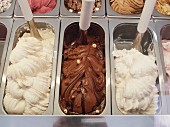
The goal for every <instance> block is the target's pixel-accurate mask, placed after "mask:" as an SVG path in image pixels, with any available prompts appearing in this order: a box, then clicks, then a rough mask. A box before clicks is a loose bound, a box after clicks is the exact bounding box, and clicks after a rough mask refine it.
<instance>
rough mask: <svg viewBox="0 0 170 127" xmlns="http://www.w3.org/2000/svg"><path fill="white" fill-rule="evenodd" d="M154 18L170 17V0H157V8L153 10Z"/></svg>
mask: <svg viewBox="0 0 170 127" xmlns="http://www.w3.org/2000/svg"><path fill="white" fill-rule="evenodd" d="M153 18H157V19H170V1H169V0H157V2H156V5H155V9H154V11H153Z"/></svg>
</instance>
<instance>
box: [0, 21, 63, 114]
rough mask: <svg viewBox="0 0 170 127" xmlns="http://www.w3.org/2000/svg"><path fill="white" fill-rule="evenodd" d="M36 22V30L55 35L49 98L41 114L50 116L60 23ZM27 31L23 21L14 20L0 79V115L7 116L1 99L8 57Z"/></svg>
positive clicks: (4, 86) (4, 87) (2, 97)
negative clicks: (45, 30) (51, 31)
mask: <svg viewBox="0 0 170 127" xmlns="http://www.w3.org/2000/svg"><path fill="white" fill-rule="evenodd" d="M35 21H36V22H37V27H38V28H49V29H52V30H53V31H54V33H55V41H54V51H53V66H52V72H51V88H50V89H51V91H50V98H49V105H48V108H47V110H46V111H45V112H44V113H43V115H52V113H53V101H54V92H55V89H54V88H55V76H56V66H57V55H58V54H57V53H58V39H59V29H60V21H59V20H58V19H43V18H41V19H35ZM26 31H28V24H27V23H26V21H25V20H24V19H16V20H15V22H14V25H13V29H12V34H11V39H10V42H9V48H8V53H7V57H6V61H5V66H4V72H3V78H2V83H1V86H2V89H1V92H0V107H1V108H0V114H7V113H6V111H5V109H4V105H3V99H4V95H5V89H6V82H7V77H6V76H7V68H8V65H9V57H10V54H11V51H12V49H13V48H14V47H15V45H16V43H17V42H18V38H19V37H21V36H22V35H23V33H25V32H26Z"/></svg>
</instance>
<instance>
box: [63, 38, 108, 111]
mask: <svg viewBox="0 0 170 127" xmlns="http://www.w3.org/2000/svg"><path fill="white" fill-rule="evenodd" d="M87 42H88V44H87V45H83V44H81V45H78V46H71V45H64V52H63V63H62V77H61V80H62V81H61V87H60V107H61V109H62V111H63V112H64V113H65V114H100V113H101V112H102V111H103V109H104V106H105V84H106V78H105V73H106V71H105V56H104V45H101V44H100V42H99V37H89V36H88V38H87Z"/></svg>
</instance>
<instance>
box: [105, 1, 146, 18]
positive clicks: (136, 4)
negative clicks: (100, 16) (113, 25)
mask: <svg viewBox="0 0 170 127" xmlns="http://www.w3.org/2000/svg"><path fill="white" fill-rule="evenodd" d="M143 6H144V0H121V1H120V0H106V11H107V17H110V18H111V17H112V18H114V17H117V18H140V15H141V13H142V9H143Z"/></svg>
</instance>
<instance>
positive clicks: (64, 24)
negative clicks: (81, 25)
mask: <svg viewBox="0 0 170 127" xmlns="http://www.w3.org/2000/svg"><path fill="white" fill-rule="evenodd" d="M61 22H62V24H61V30H62V31H61V33H60V45H59V56H58V66H57V77H56V90H55V100H54V115H64V113H63V112H62V110H61V108H60V105H59V97H60V95H59V94H60V87H61V86H60V84H61V79H60V78H61V67H62V52H63V45H64V42H63V41H64V32H65V29H66V28H67V26H69V25H71V24H73V23H75V22H77V23H78V22H79V19H76V18H75V19H74V18H70V19H69V18H63V19H62V21H61ZM91 22H92V23H96V24H98V25H99V26H101V27H102V29H103V31H104V36H105V37H104V38H105V39H104V44H105V69H106V86H105V89H106V90H105V91H106V105H105V108H104V110H103V112H102V113H101V114H100V115H110V114H111V98H110V63H109V62H110V59H109V34H108V21H107V20H105V19H92V21H91ZM75 33H76V32H75ZM94 33H95V31H94ZM101 36H102V35H101Z"/></svg>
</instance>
